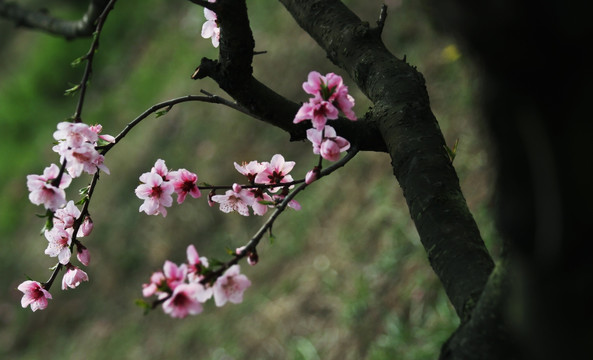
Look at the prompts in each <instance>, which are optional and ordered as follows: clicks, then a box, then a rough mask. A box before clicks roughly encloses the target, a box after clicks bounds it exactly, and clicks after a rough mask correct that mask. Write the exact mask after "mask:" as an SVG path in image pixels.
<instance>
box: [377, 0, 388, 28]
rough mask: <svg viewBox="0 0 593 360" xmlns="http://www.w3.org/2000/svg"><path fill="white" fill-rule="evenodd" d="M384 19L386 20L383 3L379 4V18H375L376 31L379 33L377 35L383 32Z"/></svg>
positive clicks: (385, 10) (385, 9)
mask: <svg viewBox="0 0 593 360" xmlns="http://www.w3.org/2000/svg"><path fill="white" fill-rule="evenodd" d="M385 20H387V5H386V4H383V5H382V6H381V12H380V13H379V20H377V32H378V33H379V35H381V34H382V33H383V27H384V26H385Z"/></svg>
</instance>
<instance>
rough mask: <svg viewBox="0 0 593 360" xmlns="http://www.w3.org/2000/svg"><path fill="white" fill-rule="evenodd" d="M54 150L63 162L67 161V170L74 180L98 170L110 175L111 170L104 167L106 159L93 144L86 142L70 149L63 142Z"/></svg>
mask: <svg viewBox="0 0 593 360" xmlns="http://www.w3.org/2000/svg"><path fill="white" fill-rule="evenodd" d="M93 134H94V133H93ZM52 149H53V151H55V152H57V153H58V154H60V161H61V162H63V161H64V160H66V162H67V163H66V170H67V171H68V174H70V176H72V177H74V178H75V177H79V176H80V175H81V174H82V172H83V171H84V172H86V173H87V174H94V173H96V172H97V169H100V170H103V171H104V172H105V173H106V174H109V169H108V168H107V167H106V166H105V165H103V161H105V157H104V156H103V155H101V154H99V152H98V151H97V150H96V149H95V146H94V145H93V144H91V143H88V142H85V143H82V144H81V145H80V146H78V147H70V146H68V144H67V143H66V142H61V143H59V144H58V145H55V146H54V147H53V148H52Z"/></svg>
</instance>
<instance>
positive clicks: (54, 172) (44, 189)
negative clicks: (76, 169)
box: [27, 164, 72, 211]
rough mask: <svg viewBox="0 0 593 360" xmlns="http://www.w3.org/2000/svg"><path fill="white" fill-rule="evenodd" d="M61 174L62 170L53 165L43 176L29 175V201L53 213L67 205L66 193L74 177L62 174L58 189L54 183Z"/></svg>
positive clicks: (44, 171)
mask: <svg viewBox="0 0 593 360" xmlns="http://www.w3.org/2000/svg"><path fill="white" fill-rule="evenodd" d="M59 174H60V168H59V167H58V166H57V165H56V164H51V165H50V166H49V167H47V168H45V170H43V175H27V188H28V189H29V191H30V194H29V200H30V201H31V202H32V203H33V204H35V205H41V204H43V206H44V207H45V208H46V209H49V210H51V211H56V210H57V209H58V208H60V207H62V206H64V204H66V192H65V191H64V189H65V188H67V187H68V186H69V185H70V182H71V181H72V177H70V175H68V174H62V178H61V179H60V184H59V185H58V186H57V187H56V186H54V185H52V181H53V180H54V179H56V178H57V177H58V175H59Z"/></svg>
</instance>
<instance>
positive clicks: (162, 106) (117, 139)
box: [97, 91, 250, 155]
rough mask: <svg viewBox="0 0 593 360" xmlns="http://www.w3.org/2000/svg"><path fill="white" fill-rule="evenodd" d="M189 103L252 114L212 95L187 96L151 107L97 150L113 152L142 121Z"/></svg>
mask: <svg viewBox="0 0 593 360" xmlns="http://www.w3.org/2000/svg"><path fill="white" fill-rule="evenodd" d="M203 92H204V93H206V94H209V93H208V92H205V91H203ZM188 101H201V102H207V103H212V104H221V105H225V106H228V107H230V108H232V109H235V110H237V111H240V112H242V113H244V114H248V115H249V114H250V113H249V112H248V111H247V110H245V109H244V108H243V107H242V106H241V105H239V104H236V103H233V102H231V101H229V100H226V99H224V98H222V97H220V96H216V95H211V94H210V95H208V96H201V95H186V96H182V97H178V98H175V99H171V100H167V101H163V102H161V103H158V104H155V105H153V106H151V107H150V108H148V109H146V110H145V111H144V112H143V113H142V114H140V115H138V117H136V118H135V119H134V120H132V121H131V122H130V123H128V124H127V125H126V127H125V128H124V129H123V130H122V131H121V132H120V133H119V134H118V135H117V136H116V137H115V141H114V142H112V143H110V144H107V145H102V146H98V147H97V149H98V150H101V154H102V155H105V154H106V153H107V152H108V151H109V150H111V148H112V147H113V146H115V145H116V144H117V143H119V142H120V141H121V139H123V138H124V137H125V136H126V135H127V134H128V132H130V130H132V129H133V128H134V127H135V126H136V125H138V124H139V123H140V122H141V121H142V120H144V119H146V118H147V117H148V116H150V115H151V114H153V113H155V112H157V111H159V110H161V109H166V111H169V110H171V108H173V106H174V105H177V104H180V103H184V102H188Z"/></svg>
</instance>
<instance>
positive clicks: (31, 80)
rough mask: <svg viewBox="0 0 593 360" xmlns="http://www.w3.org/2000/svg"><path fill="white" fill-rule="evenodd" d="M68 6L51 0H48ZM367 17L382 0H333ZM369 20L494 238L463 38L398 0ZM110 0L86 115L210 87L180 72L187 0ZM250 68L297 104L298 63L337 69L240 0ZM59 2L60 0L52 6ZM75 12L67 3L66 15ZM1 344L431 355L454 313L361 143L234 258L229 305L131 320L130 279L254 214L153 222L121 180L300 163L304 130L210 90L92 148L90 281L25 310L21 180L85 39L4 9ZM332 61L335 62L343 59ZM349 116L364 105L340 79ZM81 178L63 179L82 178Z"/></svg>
mask: <svg viewBox="0 0 593 360" xmlns="http://www.w3.org/2000/svg"><path fill="white" fill-rule="evenodd" d="M61 3H64V2H61ZM346 3H347V4H349V5H350V6H352V8H353V9H354V10H355V11H356V12H357V13H358V14H359V15H360V16H361V17H362V18H363V19H364V20H367V21H369V23H371V24H374V22H375V19H376V17H377V16H378V12H379V7H380V4H381V2H378V1H372V2H369V1H362V0H358V1H355V0H352V1H347V2H346ZM387 4H388V5H389V6H390V13H389V17H388V20H387V23H386V26H385V30H384V35H383V37H384V39H385V42H386V44H387V45H388V47H389V48H390V49H391V50H392V51H393V52H394V53H395V54H396V55H397V56H400V57H401V56H403V55H404V54H405V55H406V57H407V60H408V61H409V62H410V63H412V64H415V65H417V66H418V68H419V70H420V71H421V72H423V73H424V75H425V77H426V80H427V87H428V89H429V93H430V95H431V102H432V106H433V110H434V112H435V114H436V115H437V118H438V119H439V121H440V125H441V128H442V130H443V133H444V134H445V138H446V140H447V141H448V142H449V143H450V144H453V143H454V142H455V139H457V138H459V139H460V145H459V150H458V156H457V158H456V159H455V166H456V168H457V169H458V172H459V176H460V179H461V181H462V188H463V189H464V192H465V195H466V198H467V199H468V203H469V205H470V208H471V209H472V211H473V212H474V215H475V216H476V220H477V222H478V224H479V225H480V227H481V229H482V233H483V235H484V237H485V239H486V241H487V243H488V246H489V247H490V248H491V249H492V250H493V252H494V253H497V251H499V250H498V245H497V244H498V243H497V241H496V233H495V231H494V228H493V226H492V220H491V216H490V211H489V205H488V204H489V199H490V188H491V186H490V185H491V182H492V177H493V174H492V172H491V170H490V166H489V159H488V157H487V156H486V152H485V151H486V147H487V143H486V141H485V140H484V136H482V135H480V131H479V129H478V128H477V127H476V123H477V120H478V119H479V114H478V113H477V111H476V107H475V103H476V89H477V84H478V83H477V82H478V81H479V76H478V74H477V73H476V72H475V69H474V68H473V67H472V65H471V64H470V63H469V62H468V61H467V59H465V58H464V56H463V54H458V55H460V56H459V57H457V58H456V59H452V57H451V56H448V55H447V54H446V53H443V51H450V50H446V49H447V48H448V47H450V46H452V45H453V46H454V41H453V40H452V39H450V38H444V37H442V36H440V35H439V34H436V33H435V32H434V31H433V30H432V29H431V27H430V25H429V23H428V21H427V19H426V18H425V17H424V15H423V13H422V11H421V9H420V8H419V5H417V4H416V3H415V2H413V1H391V2H389V1H388V2H387ZM143 5H144V6H138V5H137V4H135V3H130V2H118V3H117V6H116V9H115V11H114V12H113V13H112V15H111V17H110V18H109V19H108V21H107V24H106V27H105V30H104V33H103V35H102V41H101V48H100V51H99V53H98V54H97V57H96V66H95V69H94V72H93V79H92V83H91V87H90V89H89V93H88V97H87V100H86V103H85V109H84V111H83V118H84V121H85V122H87V123H91V124H92V123H101V124H103V126H104V132H105V133H109V134H114V135H115V134H116V133H118V132H119V131H120V130H121V129H122V128H123V126H125V124H126V123H127V122H129V121H130V120H132V119H133V118H134V117H136V116H137V115H138V114H139V113H141V112H142V111H144V110H145V109H146V108H148V107H150V106H151V105H153V104H154V103H156V102H159V101H163V100H166V99H169V98H172V97H176V96H181V95H185V94H190V93H191V94H197V93H198V92H199V90H200V89H202V88H203V89H206V90H208V91H210V92H213V93H216V94H220V95H224V94H222V93H221V91H220V90H218V89H217V87H216V85H215V84H214V83H212V82H211V81H207V80H206V81H201V82H195V81H193V80H191V79H190V78H189V77H190V75H191V73H192V72H193V70H194V68H195V66H196V65H197V64H198V62H199V59H200V58H201V57H202V56H208V57H216V56H217V53H216V50H215V49H213V48H212V47H211V46H210V42H209V41H208V40H204V39H201V38H200V36H199V33H200V28H201V24H202V22H203V14H202V11H201V9H200V8H199V7H197V6H193V5H191V4H189V3H187V4H185V3H183V2H181V3H179V4H176V5H175V6H172V5H170V4H167V3H164V2H159V1H154V0H147V1H145V2H143ZM249 6H250V14H251V23H252V27H253V30H254V36H255V38H256V44H257V45H256V49H257V50H267V51H268V53H267V54H265V55H259V56H256V57H255V60H254V71H255V74H256V76H257V77H258V78H259V79H260V80H262V81H263V82H264V83H266V84H269V86H271V87H272V88H273V89H275V90H277V91H279V92H280V93H282V94H283V95H285V96H288V97H290V98H292V99H295V100H296V101H305V100H306V98H307V97H306V94H304V93H303V91H302V89H301V86H300V84H301V83H302V82H303V81H305V79H306V76H307V74H308V72H309V71H310V70H313V69H315V70H318V71H320V72H322V73H324V72H329V71H335V72H338V73H341V72H340V71H339V69H336V68H335V67H334V66H333V65H332V64H331V63H330V62H329V61H328V60H327V59H326V58H325V54H324V53H323V52H322V51H321V50H320V49H319V48H317V46H316V45H315V43H314V42H313V40H311V39H310V38H309V37H308V36H307V35H306V34H304V33H303V32H302V31H300V30H299V29H298V27H297V25H296V24H295V23H294V21H292V20H291V18H290V17H289V16H288V14H287V13H286V11H285V10H284V9H283V8H282V7H281V6H280V5H278V4H276V3H273V4H269V3H264V2H249ZM65 9H67V8H64V9H62V10H61V11H64V12H67V10H65ZM73 17H75V16H73ZM0 34H2V36H1V37H2V38H3V39H2V41H0V124H1V126H2V131H1V132H0V169H1V170H0V171H2V176H0V191H1V193H0V195H1V201H0V214H1V216H0V234H1V240H0V241H1V245H2V251H1V252H0V266H1V271H2V273H3V274H4V275H3V276H2V277H1V278H0V285H1V287H2V288H3V289H6V290H5V291H3V292H2V295H1V297H0V358H2V359H4V358H6V359H39V358H42V357H43V358H47V359H178V358H183V357H186V358H187V357H190V358H195V357H198V358H208V359H360V358H368V359H393V358H398V359H399V358H402V359H435V358H436V357H437V354H438V351H439V348H440V345H441V344H442V343H443V342H444V341H445V340H446V339H447V337H448V336H449V334H450V333H451V332H452V331H453V330H454V329H455V327H456V324H457V319H456V316H455V313H454V310H453V309H452V307H451V306H450V304H449V303H448V301H447V298H446V296H445V294H444V292H443V290H442V288H441V286H440V283H439V282H438V279H436V277H435V275H434V273H433V272H432V270H431V269H430V266H429V265H428V262H427V261H426V254H425V252H424V250H423V248H422V246H421V245H420V243H419V239H418V235H417V233H416V231H415V228H414V226H413V224H412V223H411V221H410V219H409V215H408V210H407V207H406V205H405V201H404V200H403V199H402V195H401V190H400V189H399V187H398V185H397V183H396V181H395V178H394V177H393V175H392V173H391V170H390V163H389V158H388V156H387V155H385V154H376V153H363V154H360V155H359V156H357V158H355V159H354V160H353V161H352V162H351V163H350V164H348V165H347V166H346V167H345V168H344V169H342V170H340V171H339V172H338V173H336V174H335V176H331V177H328V178H325V179H323V181H320V182H318V183H315V186H311V187H310V188H308V189H307V191H305V192H304V193H303V194H302V196H300V197H299V198H298V200H299V202H301V204H302V205H303V210H301V211H300V212H296V211H288V212H287V213H286V214H284V215H283V216H282V217H281V218H280V219H279V220H278V222H277V224H276V226H275V228H274V234H275V236H276V240H275V242H274V243H273V244H270V243H269V242H267V241H265V242H263V243H262V245H261V246H260V264H258V265H257V266H256V267H253V268H252V267H248V266H247V265H242V268H243V271H244V272H245V273H246V274H247V275H248V276H249V277H250V279H251V280H252V283H253V285H252V287H251V288H250V289H248V291H247V293H246V295H245V301H244V302H243V303H242V304H240V305H230V306H225V307H223V308H216V307H215V306H213V305H212V304H208V305H207V306H206V307H205V310H204V313H203V314H201V315H199V316H197V317H190V318H187V319H184V320H174V319H170V318H169V317H168V316H166V315H164V314H163V313H162V312H161V311H160V310H158V311H154V312H152V313H150V314H148V315H146V316H144V315H142V311H141V310H140V309H139V308H137V307H136V306H135V305H134V299H136V298H138V297H140V296H141V292H140V290H141V284H142V283H144V282H146V281H147V280H148V277H149V276H150V274H151V272H153V271H155V270H157V269H159V268H160V267H161V266H162V264H163V262H164V260H165V259H170V260H172V261H175V262H177V263H179V262H182V261H184V255H185V248H186V247H187V245H188V244H190V243H193V244H195V245H196V247H197V248H198V251H199V252H200V254H201V255H206V256H209V257H216V258H224V255H225V251H224V249H225V247H230V248H234V247H237V246H240V245H242V244H243V243H245V242H246V241H247V239H248V238H249V237H250V236H251V234H252V233H253V232H254V231H255V230H256V229H257V228H258V227H259V226H260V225H261V223H262V221H263V219H262V218H259V217H249V218H243V217H241V216H238V215H237V214H231V215H224V214H222V213H221V212H219V211H217V210H216V209H211V208H209V207H208V205H207V204H206V202H205V200H204V199H199V200H194V201H191V200H190V201H186V203H184V204H183V205H181V206H173V207H172V208H171V210H170V211H169V215H168V216H167V218H165V219H163V218H162V217H148V216H145V215H143V214H139V213H138V207H139V206H140V201H139V200H138V199H137V198H136V197H135V196H134V194H133V190H134V188H135V187H136V185H137V184H138V176H139V175H140V174H141V173H142V172H144V171H148V169H150V167H151V166H152V164H153V163H154V161H155V160H156V159H157V158H162V159H165V160H166V162H167V165H168V166H169V168H173V169H176V168H180V167H185V168H187V169H189V170H192V171H195V172H197V173H198V176H199V178H200V181H206V182H209V183H230V182H233V181H236V179H239V178H238V177H237V173H236V171H235V170H234V168H233V165H232V162H233V161H237V162H240V161H248V160H254V159H257V160H260V161H267V160H269V159H270V158H271V157H272V155H273V154H275V153H282V154H284V156H285V157H286V158H287V160H295V161H296V162H297V166H296V167H295V170H293V172H294V175H295V176H296V177H301V176H303V174H305V172H306V171H308V170H309V169H310V168H311V167H312V166H313V165H314V164H315V162H316V160H315V158H314V157H313V156H312V153H311V146H310V144H308V143H304V142H303V143H290V142H288V135H286V134H285V133H283V132H281V131H279V130H277V129H275V128H272V127H270V126H266V125H264V124H261V123H259V122H257V121H255V120H253V119H249V118H247V117H245V116H243V115H241V114H237V113H235V112H233V111H231V110H230V109H227V108H224V107H220V106H216V105H209V104H198V103H195V104H183V105H179V106H176V107H175V108H173V109H172V110H171V111H170V112H169V113H168V114H167V115H166V116H164V117H160V118H158V119H156V118H155V117H151V118H150V119H147V120H145V121H144V122H143V123H142V124H141V125H140V126H138V127H137V128H135V129H134V131H133V132H132V133H130V134H129V135H128V137H127V138H126V140H125V141H124V142H122V143H121V144H120V145H118V146H117V147H115V148H114V149H113V150H112V151H111V152H110V153H109V154H108V157H107V159H106V165H107V166H108V167H109V168H110V170H111V175H103V176H102V177H101V181H100V183H99V186H98V187H97V189H96V193H95V197H94V199H93V202H92V204H91V209H90V210H91V214H92V216H93V219H94V221H95V224H96V226H95V231H94V233H93V234H92V235H91V236H90V237H89V239H87V240H86V242H85V244H86V245H87V246H88V247H89V249H90V251H91V254H92V263H91V266H90V267H88V269H86V270H87V272H88V273H89V276H90V278H91V280H90V282H89V283H84V284H83V285H81V286H80V287H79V288H77V289H76V290H70V291H61V290H59V289H58V287H57V286H56V287H55V288H53V289H52V294H53V296H54V299H53V300H51V301H50V306H49V307H48V308H47V309H46V310H44V311H41V312H37V313H31V311H30V310H29V309H26V310H25V309H22V308H21V307H20V292H18V291H17V290H16V287H17V285H18V284H19V283H20V282H21V281H23V280H24V279H25V274H27V275H29V276H31V277H33V278H34V279H38V280H45V279H46V277H47V276H49V272H48V271H47V268H48V267H50V266H52V265H53V264H54V263H53V259H48V258H47V257H46V256H45V255H43V251H44V249H45V247H46V240H45V239H44V238H43V237H42V236H39V229H40V228H41V226H42V223H41V221H40V220H39V219H38V218H36V217H35V216H34V214H35V213H36V212H40V209H39V208H36V207H35V206H33V205H32V204H30V203H29V202H28V201H27V189H26V185H25V177H26V175H27V174H30V173H41V172H42V171H43V168H44V167H45V166H47V165H48V164H49V163H50V162H57V161H58V159H57V156H56V155H55V154H54V153H53V152H52V151H51V145H52V140H53V139H52V136H51V135H52V133H53V131H54V129H55V124H56V123H57V122H59V121H63V120H64V119H65V118H67V117H68V116H70V115H71V114H72V113H73V112H74V108H75V106H76V100H77V98H75V97H74V98H72V97H64V96H63V95H62V93H63V91H64V90H65V89H66V88H68V87H69V86H68V83H69V82H72V83H74V82H78V81H79V78H80V75H81V72H82V68H75V69H72V68H71V67H70V65H69V64H70V62H71V61H72V60H74V59H75V58H77V57H78V56H80V55H82V54H84V53H85V52H86V50H87V49H88V46H89V44H90V41H89V40H88V39H86V40H84V39H83V40H76V41H72V42H66V41H63V40H61V39H58V38H55V37H51V36H48V35H44V34H40V33H35V32H30V31H26V30H21V29H13V26H12V24H10V23H8V22H6V21H1V20H0ZM341 75H344V76H345V74H343V73H341ZM345 81H346V83H347V84H348V85H349V86H350V89H351V92H352V93H353V95H354V96H355V98H356V99H357V105H356V107H355V110H356V112H357V114H359V115H362V114H363V113H364V112H365V110H366V109H367V107H368V105H369V102H368V100H366V99H364V97H363V95H362V94H361V93H360V92H359V91H358V90H357V89H355V86H354V84H353V83H352V82H351V81H350V79H348V77H347V76H345ZM88 180H89V179H82V180H80V181H78V182H77V183H76V184H73V185H72V186H71V192H70V193H69V194H70V196H71V197H74V196H75V193H74V191H75V189H77V188H79V187H82V186H84V185H85V181H88Z"/></svg>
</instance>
